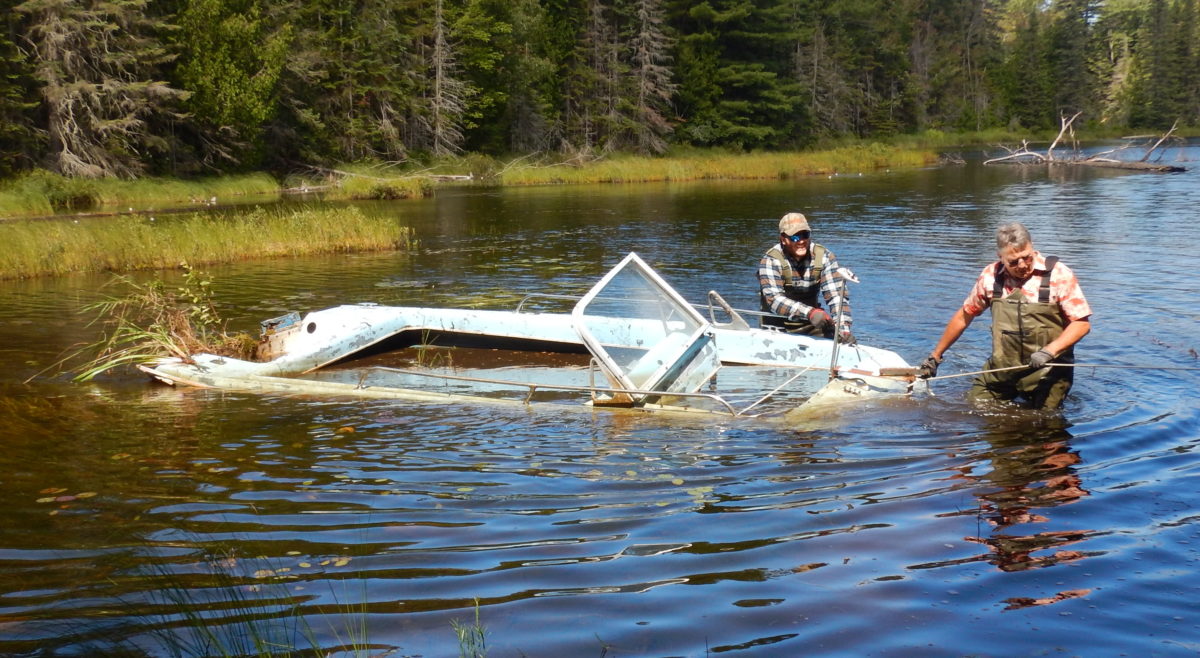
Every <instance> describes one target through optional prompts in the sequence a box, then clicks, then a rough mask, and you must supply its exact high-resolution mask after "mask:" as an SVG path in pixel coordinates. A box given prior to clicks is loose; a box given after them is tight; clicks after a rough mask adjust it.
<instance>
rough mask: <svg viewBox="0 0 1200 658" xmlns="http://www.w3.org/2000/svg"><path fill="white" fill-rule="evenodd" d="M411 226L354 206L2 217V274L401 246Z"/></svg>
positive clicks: (200, 262)
mask: <svg viewBox="0 0 1200 658" xmlns="http://www.w3.org/2000/svg"><path fill="white" fill-rule="evenodd" d="M411 240H412V236H411V231H410V230H409V229H408V228H407V227H402V226H397V225H396V222H395V220H394V219H387V218H379V217H369V216H367V215H366V214H365V213H363V212H362V211H361V210H359V209H358V208H354V207H339V208H328V207H321V208H300V209H297V208H294V207H292V208H269V209H265V208H257V209H255V210H253V211H250V212H248V213H244V214H236V215H232V216H217V215H213V214H210V213H190V214H181V215H168V216H163V217H158V218H155V217H150V216H146V215H141V216H121V217H112V218H105V219H96V220H87V221H77V220H76V221H73V220H54V221H41V220H23V221H13V222H4V223H0V244H3V245H5V248H4V250H2V251H0V278H3V279H14V278H29V277H36V276H46V275H61V274H66V273H70V272H97V271H113V272H127V271H132V270H140V269H153V268H173V267H178V266H179V264H180V263H181V262H187V263H190V264H192V265H205V264H210V263H226V262H233V261H237V260H245V259H251V258H269V257H275V256H298V255H305V254H321V253H338V252H351V251H370V250H382V249H395V248H406V247H409V246H411Z"/></svg>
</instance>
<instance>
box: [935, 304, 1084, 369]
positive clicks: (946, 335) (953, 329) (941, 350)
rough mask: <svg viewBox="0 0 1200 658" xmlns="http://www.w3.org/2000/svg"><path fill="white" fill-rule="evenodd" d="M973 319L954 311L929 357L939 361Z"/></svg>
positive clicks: (963, 311)
mask: <svg viewBox="0 0 1200 658" xmlns="http://www.w3.org/2000/svg"><path fill="white" fill-rule="evenodd" d="M974 319H975V316H973V315H968V314H967V312H966V311H965V310H963V309H962V308H959V309H958V310H957V311H955V312H954V315H953V316H951V317H950V321H949V322H947V323H946V328H945V329H943V330H942V337H941V338H939V339H938V342H937V345H935V346H934V347H933V351H932V352H930V356H932V357H933V358H935V359H937V360H938V361H941V360H942V358H943V355H944V354H945V353H946V350H948V349H950V346H951V345H953V344H954V342H955V341H957V340H958V339H959V337H960V336H962V335H963V332H964V331H966V330H967V327H969V326H971V321H972V320H974ZM1085 333H1086V332H1085ZM1080 338H1083V336H1080Z"/></svg>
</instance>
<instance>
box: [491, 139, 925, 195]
mask: <svg viewBox="0 0 1200 658" xmlns="http://www.w3.org/2000/svg"><path fill="white" fill-rule="evenodd" d="M936 161H937V154H936V153H933V152H931V151H926V150H917V149H905V148H897V147H892V146H885V145H882V144H863V145H851V146H844V147H837V148H832V149H829V150H824V151H813V152H787V153H749V154H730V153H721V152H715V151H713V152H696V153H687V154H682V155H678V156H673V157H662V158H650V157H639V156H617V157H611V158H605V159H600V160H594V161H590V162H586V163H551V164H544V163H542V164H538V163H532V162H530V163H524V164H521V163H518V164H514V165H510V166H508V167H507V168H505V169H504V170H503V171H502V172H501V173H500V174H499V175H498V179H499V182H500V183H501V184H504V185H538V184H549V183H631V182H651V181H689V180H707V179H787V178H795V177H799V176H811V175H817V174H837V173H862V172H870V171H874V170H877V169H884V168H889V167H895V168H900V167H920V166H925V165H929V164H932V163H934V162H936Z"/></svg>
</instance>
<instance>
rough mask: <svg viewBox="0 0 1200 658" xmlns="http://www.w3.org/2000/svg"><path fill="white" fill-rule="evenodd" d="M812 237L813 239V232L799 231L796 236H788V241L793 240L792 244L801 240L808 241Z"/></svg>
mask: <svg viewBox="0 0 1200 658" xmlns="http://www.w3.org/2000/svg"><path fill="white" fill-rule="evenodd" d="M811 237H812V232H811V231H799V232H797V233H796V234H795V235H789V236H787V239H788V240H791V241H792V242H799V241H801V240H807V239H809V238H811Z"/></svg>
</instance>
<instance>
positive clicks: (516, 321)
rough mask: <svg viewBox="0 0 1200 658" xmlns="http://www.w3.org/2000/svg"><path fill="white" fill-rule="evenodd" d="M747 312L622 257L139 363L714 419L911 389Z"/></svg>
mask: <svg viewBox="0 0 1200 658" xmlns="http://www.w3.org/2000/svg"><path fill="white" fill-rule="evenodd" d="M566 302H569V303H570V304H571V308H570V311H569V312H565V311H564V310H563V308H562V307H563V306H565V303H566ZM554 305H557V306H558V307H559V309H558V310H557V311H555V310H533V309H536V308H541V307H543V306H554ZM702 310H706V311H707V314H702V313H701V311H702ZM757 315H761V314H760V313H757V312H752V311H739V310H735V309H733V308H732V307H730V305H729V304H728V303H726V302H725V300H724V299H722V298H721V296H720V295H719V294H718V293H716V292H709V294H708V300H707V303H706V304H703V305H701V304H691V303H689V302H688V301H687V300H685V299H684V298H683V297H682V296H681V295H680V294H679V293H678V292H677V291H676V290H675V289H674V288H672V287H671V286H670V285H668V284H667V283H666V281H664V280H663V279H662V278H661V277H660V276H659V275H658V273H657V272H655V271H654V270H653V268H651V267H650V266H649V265H648V264H646V263H645V261H643V260H642V259H641V258H640V257H639V256H638V255H637V254H636V253H630V254H629V255H628V256H626V257H625V258H624V259H623V260H622V261H621V262H620V263H618V264H617V265H616V266H615V267H613V268H612V270H610V271H609V272H608V273H607V274H605V276H604V277H603V278H601V279H600V281H599V282H597V283H596V284H595V285H594V286H593V287H592V288H591V290H589V291H588V292H587V293H586V294H584V295H583V296H581V297H578V298H572V297H564V296H560V295H543V294H533V295H528V296H526V297H525V299H523V300H522V301H521V303H520V304H518V306H517V308H516V309H515V310H507V311H501V310H476V309H437V308H419V307H397V306H382V305H378V304H354V305H344V306H337V307H334V308H329V309H325V310H319V311H313V312H310V313H307V314H306V315H304V316H303V317H301V316H300V314H299V313H296V312H292V313H288V314H286V315H283V316H280V317H277V318H272V319H269V320H266V321H264V322H263V323H262V329H263V332H262V338H261V342H260V345H259V352H258V357H257V360H256V361H244V360H239V359H233V358H229V357H222V356H216V355H212V354H196V355H193V356H192V357H190V358H188V359H178V358H171V359H160V360H157V361H154V362H152V363H147V364H143V365H141V366H139V367H140V368H141V369H142V370H144V371H145V372H147V373H149V374H150V375H152V376H153V377H154V378H156V379H158V380H160V381H162V382H165V383H168V384H172V385H185V386H199V387H209V388H219V389H229V390H239V391H253V392H263V393H284V394H299V395H310V396H350V397H366V398H387V399H397V400H411V401H428V402H450V403H460V402H478V403H497V404H520V405H558V406H559V407H560V408H562V407H572V406H574V407H576V408H582V409H587V408H597V407H612V408H624V409H636V410H647V411H679V412H699V413H710V414H719V415H726V416H751V415H753V416H761V415H782V414H787V413H789V412H791V411H792V410H794V409H796V408H797V407H799V406H800V405H802V404H803V403H805V402H806V401H808V400H810V399H813V400H818V399H829V398H837V399H842V398H846V397H850V398H855V397H862V396H870V395H873V394H876V393H897V392H904V391H905V390H907V387H908V385H909V384H910V383H911V382H912V380H913V369H912V368H911V367H910V366H909V365H908V363H906V362H905V361H904V359H903V358H901V357H900V356H899V355H897V354H895V353H894V352H891V351H889V350H884V349H878V348H873V347H868V346H865V345H852V346H848V345H838V344H837V343H836V342H835V341H833V340H830V339H825V338H814V337H810V336H801V335H794V334H788V333H785V332H782V331H778V330H775V329H773V328H761V327H752V326H751V325H750V323H749V322H748V321H747V320H746V317H754V316H757Z"/></svg>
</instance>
